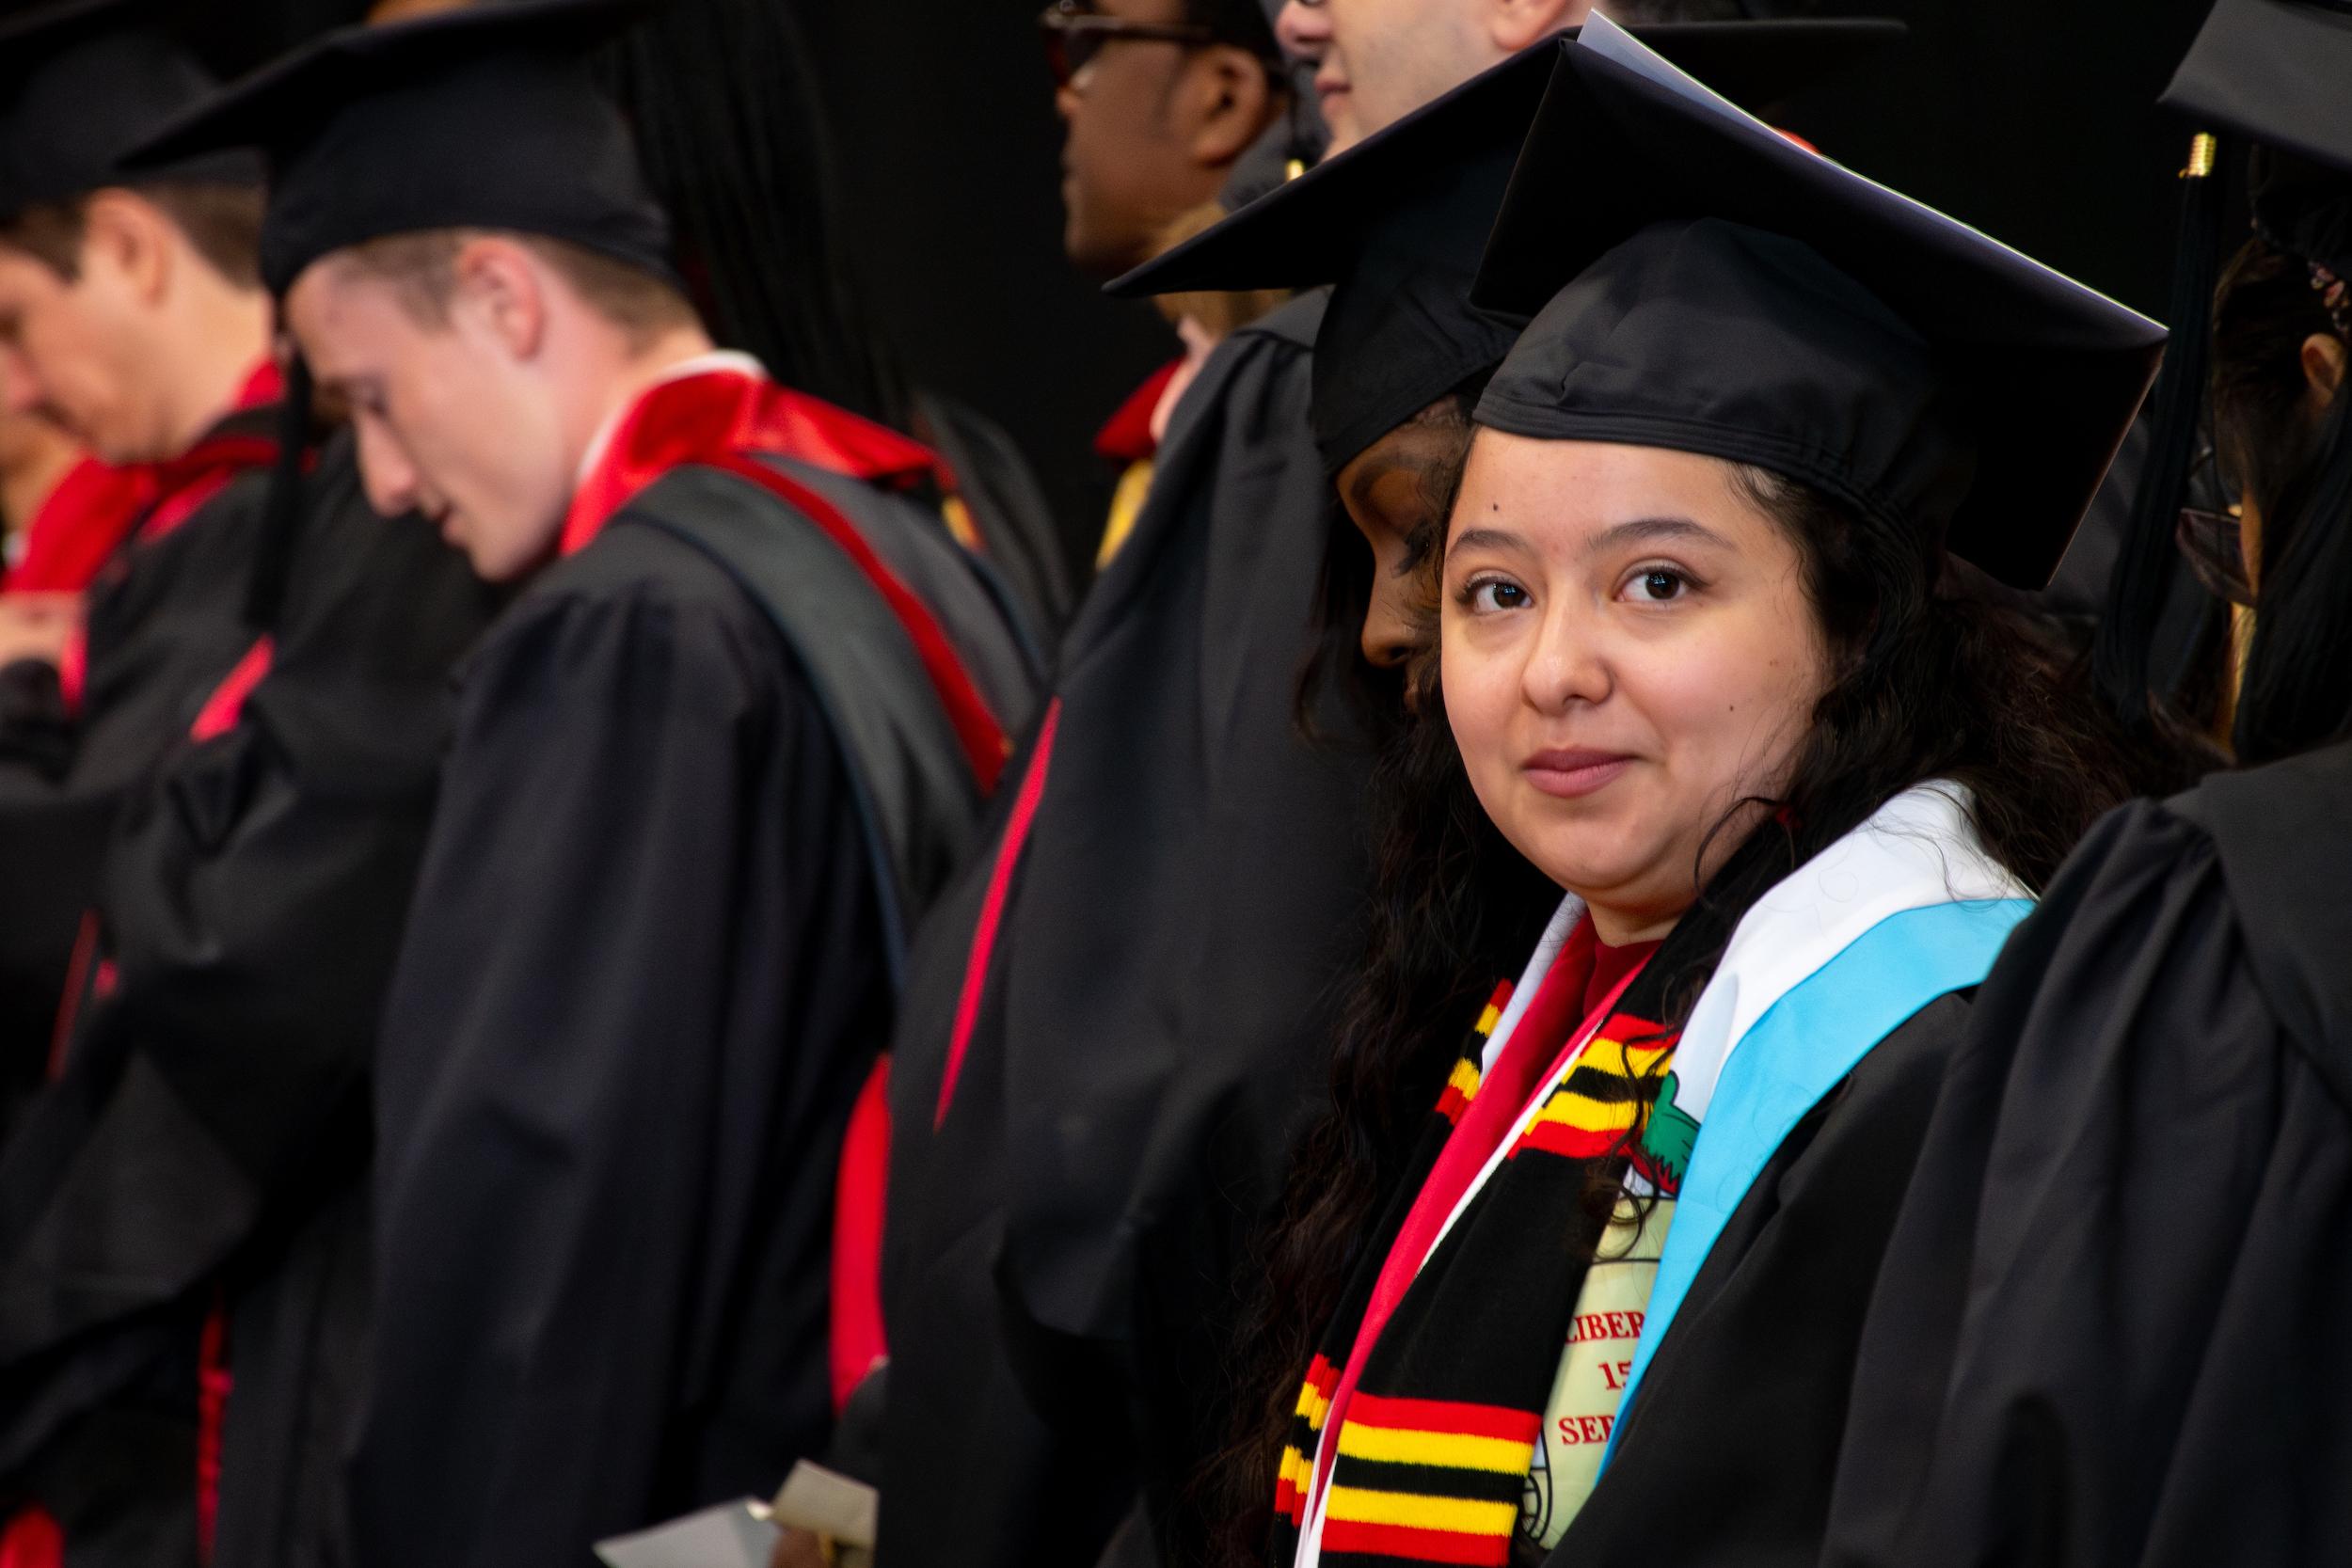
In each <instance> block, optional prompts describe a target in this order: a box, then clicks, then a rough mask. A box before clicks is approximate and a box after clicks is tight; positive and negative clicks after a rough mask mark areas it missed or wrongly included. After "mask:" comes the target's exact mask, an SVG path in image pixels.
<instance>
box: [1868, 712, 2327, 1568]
mask: <svg viewBox="0 0 2352 1568" xmlns="http://www.w3.org/2000/svg"><path fill="white" fill-rule="evenodd" d="M2348 808H2352V747H2345V746H2337V747H2333V748H2330V749H2328V750H2326V751H2323V752H2315V753H2312V754H2311V755H2308V756H2305V757H2301V758H2297V759H2296V760H2293V761H2290V762H2285V763H2280V764H2277V765H2274V766H2270V767H2266V768H2258V769H2254V770H2250V771H2249V772H2245V773H2240V774H2228V775H2217V776H2216V777H2214V778H2211V779H2209V780H2207V781H2206V782H2205V783H2204V784H2201V786H2199V787H2198V788H2196V789H2194V790H2191V791H2189V792H2188V793H2186V794H2185V795H2182V796H2179V797H2177V798H2175V799H2174V800H2170V801H2168V802H2165V803H2162V804H2157V803H2154V802H2139V803H2137V804H2134V805H2131V806H2127V807H2124V808H2122V810H2120V811H2118V812H2116V813H2114V814H2112V815H2111V816H2108V817H2107V818H2106V821H2104V822H2103V823H2102V824H2101V825H2100V826H2099V827H2098V828H2097V829H2096V830H2094V831H2093V832H2092V833H2091V834H2090V837H2089V838H2088V839H2087V840H2086V841H2085V842H2084V844H2083V846H2082V847H2081V848H2080V849H2079V850H2077V851H2076V853H2075V855H2074V859H2073V860H2072V861H2071V862H2070V863H2068V865H2067V867H2066V869H2065V870H2064V871H2063V872H2061V874H2060V875H2059V877H2058V879H2057V881H2056V882H2055V884H2054V885H2053V886H2052V888H2051V890H2050V894H2049V896H2048V897H2047V898H2046V899H2045V900H2044V901H2043V903H2042V908H2041V910H2040V911H2039V912H2037V913H2036V914H2035V915H2034V916H2033V917H2032V918H2031V919H2030V920H2028V921H2027V922H2026V924H2025V925H2023V926H2021V927H2019V928H2018V930H2017V932H2016V934H2015V936H2014V937H2013V938H2012V939H2011V942H2010V945H2009V947H2008V949H2007V950H2006V951H2005V953H2004V955H2003V957H2002V960H2001V962H2000V964H1999V966H1998V967H1997V968H1995V970H1994V973H1993V974H1992V976H1991V977H1990V978H1989V979H1988V980H1987V981H1986V983H1985V986H1984V989H1983V991H1982V993H1981V995H1982V1000H1981V1001H1980V1003H1979V1009H1978V1016H1977V1019H1976V1024H1975V1027H1974V1028H1973V1029H1972V1030H1971V1033H1970V1036H1969V1038H1968V1040H1967V1042H1966V1046H1965V1049H1964V1050H1963V1053H1960V1055H1959V1056H1957V1057H1956V1059H1955V1061H1954V1064H1953V1068H1952V1073H1951V1084H1950V1085H1949V1087H1948V1089H1947V1093H1946V1095H1945V1098H1944V1102H1943V1103H1942V1105H1941V1106H1940V1107H1939V1108H1938V1110H1937V1113H1936V1117H1935V1120H1934V1123H1933V1126H1932V1128H1931V1132H1930V1136H1929V1138H1928V1140H1927V1143H1926V1147H1925V1148H1924V1149H1923V1151H1922V1154H1921V1156H1920V1168H1919V1175H1918V1180H1917V1181H1916V1183H1915V1190H1914V1193H1913V1195H1912V1197H1911V1200H1910V1201H1909V1203H1908V1204H1907V1206H1906V1209H1905V1212H1904V1213H1903V1215H1902V1218H1901V1221H1900V1224H1899V1228H1898V1231H1897V1234H1896V1238H1895V1243H1894V1245H1893V1248H1892V1250H1891V1251H1890V1255H1889V1259H1888V1264H1887V1272H1886V1276H1885V1279H1884V1282H1883V1288H1882V1291H1881V1298H1880V1300H1879V1302H1878V1304H1877V1305H1876V1307H1874V1308H1873V1312H1872V1316H1871V1322H1870V1324H1869V1328H1868V1331H1867V1339H1866V1348H1865V1367H1866V1370H1867V1371H1868V1372H1869V1374H1870V1375H1869V1376H1868V1377H1867V1379H1866V1380H1865V1381H1864V1382H1863V1383H1862V1384H1861V1385H1859V1386H1858V1387H1857V1391H1856V1397H1855V1404H1854V1419H1853V1429H1852V1433H1851V1441H1850V1444H1849V1452H1848V1455H1847V1458H1846V1462H1845V1466H1844V1474H1843V1475H1842V1476H1841V1478H1840V1482H1839V1494H1838V1502H1837V1509H1836V1520H1835V1522H1834V1528H1833V1534H1832V1539H1831V1543H1830V1549H1829V1551H1828V1552H1827V1554H1826V1560H1827V1561H1829V1562H1833V1563H1837V1564H1841V1565H1846V1564H1863V1563H1873V1564H1893V1563H1900V1564H1904V1565H1906V1568H1921V1565H1926V1568H1932V1565H1936V1564H1946V1563H1953V1564H1957V1563H1969V1564H1989V1563H2001V1564H2005V1565H2006V1564H2022V1565H2031V1564H2056V1563H2064V1564H2069V1565H2081V1568H2089V1565H2092V1564H2125V1563H2129V1564H2135V1565H2141V1568H2158V1565H2166V1568H2169V1565H2183V1568H2185V1565H2188V1564H2211V1563H2217V1562H2233V1563H2290V1562H2298V1563H2299V1562H2310V1563H2316V1562H2344V1561H2348V1560H2352V1502H2348V1501H2347V1497H2352V1494H2347V1492H2346V1490H2345V1488H2344V1477H2345V1476H2346V1475H2347V1474H2352V1339H2348V1338H2347V1337H2346V1335H2345V1333H2344V1324H2345V1323H2347V1322H2352V1233H2348V1232H2347V1217H2348V1216H2352V1113H2348V1112H2347V1107H2352V1055H2348V1054H2347V1050H2348V1049H2352V964H2347V963H2346V962H2345V957H2344V953H2345V950H2344V931H2345V922H2344V888H2345V887H2346V886H2347V885H2352V880H2348V879H2352V832H2347V831H2346V821H2347V816H2348V815H2352V812H2348Z"/></svg>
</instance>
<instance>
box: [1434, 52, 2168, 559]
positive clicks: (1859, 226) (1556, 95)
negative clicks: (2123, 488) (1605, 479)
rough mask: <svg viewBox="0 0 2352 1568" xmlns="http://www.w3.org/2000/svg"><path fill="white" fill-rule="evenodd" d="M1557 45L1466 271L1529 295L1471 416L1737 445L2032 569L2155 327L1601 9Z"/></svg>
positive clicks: (1976, 550) (2119, 421) (1690, 443)
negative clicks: (1752, 106)
mask: <svg viewBox="0 0 2352 1568" xmlns="http://www.w3.org/2000/svg"><path fill="white" fill-rule="evenodd" d="M1556 58H1557V64H1556V69H1555V71H1554V72H1553V76H1552V80H1551V83H1550V85H1549V89H1548V91H1547V93H1546V96H1545V100H1544V103H1543V106H1542V108H1541V109H1540V110H1539V111H1538V112H1537V115H1536V119H1535V124H1534V129H1533V130H1532V131H1531V133H1530V135H1529V136H1528V140H1527V145H1526V147H1525V149H1524V150H1523V151H1522V153H1521V155H1520V158H1519V164H1518V169H1517V171H1516V172H1515V174H1514V175H1513V177H1512V182H1511V188H1510V191H1509V194H1508V195H1507V197H1506V198H1505V199H1504V202H1503V205H1502V211H1501V213H1500V214H1498V217H1497V219H1496V223H1495V229H1494V236H1493V239H1492V241H1491V243H1490V245H1489V246H1488V249H1487V252H1486V260H1485V262H1484V264H1483V265H1482V267H1481V269H1480V274H1479V278H1478V282H1477V285H1476V287H1475V289H1474V290H1473V294H1472V297H1473V299H1474V301H1475V302H1476V303H1478V304H1479V305H1481V306H1484V307H1486V308H1488V309H1497V310H1502V311H1508V312H1515V313H1528V312H1539V313H1537V314H1536V315H1535V319H1534V322H1533V323H1532V324H1531V325H1530V326H1529V327H1528V329H1527V331H1526V332H1525V333H1524V334H1522V336H1521V337H1520V339H1519V341H1518V343H1517V344H1516V345H1515V346H1514V347H1513V349H1512V351H1511V355H1510V357H1509V358H1508V359H1507V360H1506V361H1505V362H1504V364H1503V366H1502V369H1501V370H1499V371H1498V372H1496V374H1495V377H1494V379H1493V381H1492V382H1491V383H1490V384H1489V385H1488V387H1487V389H1486V398H1485V400H1484V401H1483V402H1482V404H1481V405H1480V408H1479V412H1478V419H1479V422H1481V423H1482V424H1487V425H1491V426H1493V427H1494V428H1497V429H1502V430H1507V431H1512V432H1514V433H1517V434H1521V435H1528V436H1537V437H1540V438H1546V439H1555V440H1569V439H1591V440H1609V441H1633V442H1639V443H1641V444H1646V445H1656V446H1663V447H1672V448H1675V449H1677V450H1682V451H1697V452H1702V453H1706V454H1708V455H1712V456H1719V457H1724V458H1727V459H1730V460H1733V461H1740V462H1749V463H1755V464H1757V465H1758V466H1761V467H1767V468H1770V469H1772V470H1773V471H1775V472H1778V473H1781V474H1784V475H1786V476H1788V477H1789V478H1793V479H1797V480H1800V481H1803V482H1804V483H1809V484H1813V485H1815V486H1817V487H1819V488H1820V489H1822V490H1824V491H1826V492H1827V493H1829V494H1831V495H1833V496H1835V497H1836V498H1838V499H1841V500H1843V501H1844V502H1846V503H1847V504H1848V505H1849V506H1851V507H1852V508H1853V509H1855V510H1856V511H1857V512H1858V513H1860V514H1861V515H1862V516H1863V517H1864V518H1865V519H1866V520H1868V521H1870V522H1873V523H1875V524H1878V525H1881V526H1892V527H1900V528H1914V529H1923V530H1927V531H1930V532H1931V533H1932V534H1934V535H1936V536H1938V537H1939V538H1940V540H1941V541H1942V543H1943V544H1944V545H1945V546H1947V547H1948V548H1949V549H1950V550H1951V551H1952V552H1953V553H1954V554H1956V555H1959V556H1962V557H1963V558H1965V559H1966V560H1968V561H1970V562H1973V563H1975V564H1976V565H1977V566H1979V567H1981V568H1982V569H1983V570H1985V571H1986V572H1988V573H1990V574H1992V575H1993V576H1994V577H1995V578H1999V579H2001V580H2002V581H2004V582H2007V583H2010V584H2011V585H2013V586H2016V587H2021V588H2027V589H2039V588H2041V587H2042V585H2044V584H2045V583H2046V582H2047V581H2048V580H2049V577H2050V574H2051V572H2052V571H2053V570H2054V569H2055V568H2056V566H2057V564H2058V558H2059V557H2060V556H2061V555H2062V554H2063V553H2064V551H2065V548H2066V544H2067V541H2068V540H2069V539H2070V538H2071V537H2072V535H2073V533H2074V527H2075V525H2076V523H2077V522H2078V521H2080V519H2081V516H2082V514H2083V512H2084V510H2085V508H2086V507H2087V506H2088V505H2089V503H2090V498H2091V496H2092V494H2093V492H2094V491H2095V490H2096V489H2097V488H2098V485H2099V483H2100V481H2101V479H2102V478H2103V477H2104V475H2105V474H2106V469H2107V467H2108V465H2109V463H2110V462H2111V461H2112V460H2113V458H2114V455H2115V451H2116V449H2117V448H2118V447H2119V446H2120V445H2121V443H2122V438H2123V436H2124V433H2125V432H2126V431H2127V430H2128V429H2129V427H2130V425H2131V422H2132V419H2133V416H2134V414H2135V413H2136V412H2137V409H2138V407H2139V404H2140V402H2141V400H2142V399H2143V398H2144V397H2145V395H2146V393H2147V389H2148V385H2149V382H2150V381H2151V379H2152V378H2153V375H2154V373H2155V368H2156V363H2157V360H2158V358H2159V356H2160V355H2161V352H2162V349H2163V345H2164V339H2165V333H2164V329H2163V328H2162V327H2161V326H2159V325H2156V324H2155V323H2154V322H2153V321H2150V320H2149V319H2147V318H2146V317H2144V316H2142V315H2140V314H2138V313H2137V312H2136V311H2133V310H2130V309H2126V308H2124V307H2123V306H2121V305H2118V304H2116V303H2115V302H2114V301H2112V300H2109V299H2107V298H2106V297H2105V296H2103V295H2101V294H2098V293H2094V292H2093V291H2091V290H2090V289H2088V288H2086V287H2084V286H2083V285H2081V284H2079V283H2076V282H2074V281H2073V280H2072V279H2069V278H2067V277H2061V276H2060V275H2059V274H2058V273H2056V272H2053V271H2052V270H2050V269H2049V268H2048V267H2045V266H2043V265H2042V264H2041V263H2040V262H2038V261H2033V260H2032V259H2031V258H2029V257H2026V256H2023V255H2020V254H2019V253H2018V252H2016V251H2014V250H2011V249H2010V248H2009V247H2008V246H2006V245H2001V244H1999V243H1998V242H1997V241H1994V240H1992V239H1990V238H1988V237H1986V236H1985V235H1983V234H1980V233H1979V232H1977V231H1976V230H1973V229H1969V228H1967V227H1966V226H1965V225H1963V224H1960V223H1957V222H1955V221H1953V220H1952V219H1950V218H1948V217H1946V216H1944V215H1943V214H1940V213H1936V212H1934V211H1933V210H1931V209H1930V208H1928V207H1925V206H1922V205H1921V204H1919V203H1918V202H1915V201H1914V200H1912V199H1910V198H1907V197H1904V196H1902V195H1900V194H1899V193H1897V192H1895V191H1891V190H1888V189H1886V188H1885V187H1884V186H1882V185H1879V184H1876V183H1874V182H1870V181H1868V180H1867V179H1864V178H1863V177H1862V176H1860V175H1858V174H1854V173H1852V172H1851V171H1850V170H1848V169H1846V168H1843V167H1841V166H1838V165H1836V164H1835V163H1832V162H1831V161H1830V160H1828V159H1826V158H1823V157H1821V156H1820V155H1819V154H1818V153H1815V152H1812V151H1810V150H1806V149H1804V148H1803V147H1800V146H1798V145H1797V144H1795V143H1793V142H1791V141H1789V140H1788V138H1786V137H1784V136H1782V135H1779V134H1778V133H1776V132H1774V131H1772V129H1771V128H1770V127H1769V126H1766V125H1764V124H1763V123H1762V122H1760V121H1758V120H1756V119H1752V118H1750V117H1749V116H1747V115H1745V114H1743V113H1741V112H1740V110H1738V109H1736V108H1734V107H1732V106H1731V105H1730V104H1728V103H1724V101H1723V100H1721V99H1719V98H1717V97H1715V96H1714V95H1713V94H1711V93H1709V92H1708V90H1707V89H1706V88H1704V87H1700V86H1699V85H1698V84H1696V83H1694V82H1692V81H1691V80H1690V79H1689V78H1688V77H1685V76H1683V75H1682V74H1681V73H1680V72H1678V71H1676V70H1675V69H1674V68H1673V67H1672V66H1671V65H1669V64H1667V63H1666V62H1664V61H1663V60H1661V59H1660V58H1659V57H1658V56H1657V55H1656V54H1655V53H1654V52H1652V51H1650V50H1647V49H1645V48H1644V47H1643V46H1642V45H1641V44H1640V43H1638V42H1636V41H1635V40H1632V39H1631V38H1629V37H1628V36H1627V35H1626V33H1625V32H1624V31H1623V30H1622V29H1620V28H1617V27H1615V26H1613V25H1612V24H1608V23H1606V22H1596V23H1595V24H1591V25H1589V26H1587V27H1586V28H1585V30H1584V33H1583V36H1582V37H1581V39H1580V40H1578V41H1577V42H1575V43H1571V44H1565V45H1563V46H1562V47H1561V49H1560V51H1559V53H1558V55H1557V57H1556Z"/></svg>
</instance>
